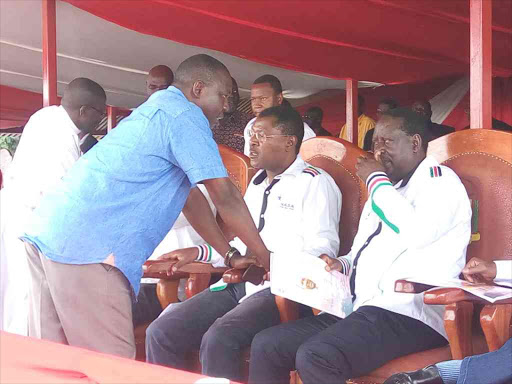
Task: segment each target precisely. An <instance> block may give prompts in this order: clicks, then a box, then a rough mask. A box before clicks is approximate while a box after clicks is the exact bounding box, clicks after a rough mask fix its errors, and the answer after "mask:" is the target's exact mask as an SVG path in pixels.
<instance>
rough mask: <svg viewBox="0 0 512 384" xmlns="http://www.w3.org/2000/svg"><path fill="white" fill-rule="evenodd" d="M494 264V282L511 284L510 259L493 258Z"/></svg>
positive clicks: (511, 264)
mask: <svg viewBox="0 0 512 384" xmlns="http://www.w3.org/2000/svg"><path fill="white" fill-rule="evenodd" d="M494 264H496V277H495V278H494V282H496V283H497V284H500V283H501V284H505V285H511V284H512V260H494Z"/></svg>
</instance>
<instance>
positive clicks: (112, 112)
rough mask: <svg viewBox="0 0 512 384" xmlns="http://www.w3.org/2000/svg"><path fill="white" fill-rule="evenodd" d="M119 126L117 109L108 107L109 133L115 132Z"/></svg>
mask: <svg viewBox="0 0 512 384" xmlns="http://www.w3.org/2000/svg"><path fill="white" fill-rule="evenodd" d="M116 125H117V108H116V107H112V106H110V105H109V106H108V107H107V133H108V132H110V131H111V130H113V129H114V128H115V127H116Z"/></svg>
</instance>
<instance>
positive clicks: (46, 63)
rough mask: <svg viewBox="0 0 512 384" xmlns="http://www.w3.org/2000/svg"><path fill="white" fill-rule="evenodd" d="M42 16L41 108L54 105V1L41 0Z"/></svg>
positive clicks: (55, 48)
mask: <svg viewBox="0 0 512 384" xmlns="http://www.w3.org/2000/svg"><path fill="white" fill-rule="evenodd" d="M41 5H42V16H43V54H42V57H43V107H48V106H50V105H56V104H57V103H58V99H57V27H56V21H57V17H56V6H55V0H42V4H41Z"/></svg>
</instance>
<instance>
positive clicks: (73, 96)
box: [61, 77, 107, 132]
mask: <svg viewBox="0 0 512 384" xmlns="http://www.w3.org/2000/svg"><path fill="white" fill-rule="evenodd" d="M106 102H107V95H106V94H105V91H104V90H103V88H102V87H101V85H99V84H98V83H96V82H95V81H92V80H90V79H86V78H84V77H79V78H77V79H75V80H73V81H72V82H71V83H69V84H68V86H67V88H66V90H65V91H64V96H63V97H62V102H61V104H62V106H63V107H64V109H65V110H66V112H67V113H68V115H69V117H70V118H71V120H72V121H73V123H75V125H76V126H77V128H78V129H79V130H80V131H83V132H91V131H92V130H93V129H94V128H96V126H97V125H98V124H99V123H100V121H101V119H102V118H103V117H104V116H105V110H106Z"/></svg>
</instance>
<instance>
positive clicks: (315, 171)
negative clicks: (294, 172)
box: [302, 165, 320, 177]
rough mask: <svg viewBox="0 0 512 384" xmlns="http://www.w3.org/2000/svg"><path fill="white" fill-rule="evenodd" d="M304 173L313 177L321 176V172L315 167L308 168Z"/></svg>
mask: <svg viewBox="0 0 512 384" xmlns="http://www.w3.org/2000/svg"><path fill="white" fill-rule="evenodd" d="M302 173H307V174H308V175H311V176H313V177H315V176H318V175H319V174H320V171H319V170H318V169H316V168H315V167H312V166H311V165H310V166H309V167H307V168H305V169H304V170H303V171H302Z"/></svg>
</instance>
